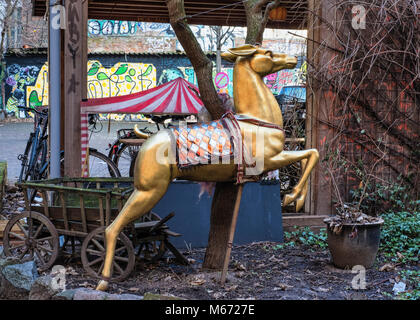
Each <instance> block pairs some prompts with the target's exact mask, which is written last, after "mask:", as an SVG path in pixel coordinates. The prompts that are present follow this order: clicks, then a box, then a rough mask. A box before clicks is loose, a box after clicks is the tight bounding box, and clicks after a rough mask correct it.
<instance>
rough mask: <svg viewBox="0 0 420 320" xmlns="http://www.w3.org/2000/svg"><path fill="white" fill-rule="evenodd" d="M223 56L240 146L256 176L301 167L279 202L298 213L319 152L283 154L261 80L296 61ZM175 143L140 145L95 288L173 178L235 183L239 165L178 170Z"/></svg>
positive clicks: (104, 283)
mask: <svg viewBox="0 0 420 320" xmlns="http://www.w3.org/2000/svg"><path fill="white" fill-rule="evenodd" d="M222 57H223V58H224V59H226V60H228V61H230V62H234V63H235V66H234V74H233V77H234V82H233V83H234V104H235V111H236V114H237V116H236V119H237V122H236V123H237V124H239V127H240V134H241V135H242V138H244V137H246V136H250V137H252V139H248V140H247V139H245V138H244V139H243V141H244V142H243V145H244V148H245V149H246V150H252V152H251V153H252V155H253V156H254V160H255V161H257V162H258V161H260V163H262V164H263V167H262V169H261V170H260V171H262V172H260V173H265V172H268V171H272V170H276V169H279V168H281V167H284V166H287V165H290V164H292V163H294V162H297V161H301V163H302V164H303V166H302V175H301V178H300V180H299V182H298V183H297V185H296V186H295V187H294V188H293V189H292V192H291V193H290V194H288V195H286V196H285V197H284V201H283V205H284V206H286V205H288V204H290V203H292V202H295V201H296V210H299V209H300V208H301V207H302V206H303V203H304V199H305V196H306V193H307V185H308V178H309V175H310V173H311V171H312V169H313V168H314V166H315V164H316V163H317V161H318V157H319V156H318V151H317V150H316V149H310V150H300V151H285V150H284V142H285V134H284V131H283V130H282V128H283V118H282V114H281V109H280V107H279V105H278V103H277V101H276V99H275V97H274V96H273V94H272V93H271V91H270V89H269V88H268V87H267V86H266V85H265V84H264V81H263V79H262V78H263V77H264V76H266V75H268V74H271V73H274V72H277V71H279V70H282V69H292V68H294V67H295V66H296V64H297V59H296V57H291V56H287V55H286V54H277V53H273V52H272V51H270V50H266V49H262V48H259V47H256V46H252V45H243V46H241V47H238V48H233V49H229V50H228V52H225V53H223V54H222ZM257 135H258V137H260V138H259V139H258V137H257ZM261 137H262V138H261ZM174 143H175V142H174V137H173V134H172V132H171V130H170V129H167V130H160V131H158V132H157V133H155V134H153V135H152V136H150V137H149V138H148V139H147V140H146V142H145V143H144V144H143V146H142V147H141V149H140V151H139V154H138V156H137V159H136V164H135V169H134V191H133V193H132V194H131V196H130V198H129V199H128V200H127V202H126V203H125V205H124V207H123V208H122V210H121V212H120V213H119V215H118V216H117V217H116V219H115V220H114V221H113V223H112V224H110V225H109V226H108V227H107V228H106V231H105V239H106V256H105V263H104V267H103V270H102V280H100V282H99V284H98V286H97V290H107V288H108V281H109V279H110V277H111V273H112V265H113V264H112V262H113V259H114V251H115V246H116V241H117V238H118V235H119V233H120V232H121V231H122V230H123V228H124V227H125V226H126V225H127V224H129V223H130V222H133V221H134V220H137V219H138V218H140V217H141V216H142V215H144V214H146V213H147V212H149V211H150V210H151V209H152V208H153V207H154V206H155V205H156V204H157V202H158V201H159V200H160V199H161V198H162V197H163V196H164V194H165V193H166V191H167V189H168V186H169V184H170V183H171V181H172V180H174V179H176V178H178V179H185V180H192V181H213V182H219V181H235V177H236V175H237V173H238V166H237V164H235V162H234V161H233V160H231V161H230V162H228V163H226V162H222V163H218V164H213V163H210V164H206V165H200V166H196V167H195V168H194V169H193V170H183V169H182V168H180V167H179V166H178V165H177V163H174V162H173V161H171V159H173V157H175V154H171V153H174V151H173V150H174V147H173V145H174ZM258 144H260V145H263V152H255V150H256V149H258ZM162 150H166V151H165V152H164V155H165V157H163V160H162V159H159V157H157V155H158V154H162ZM161 158H162V157H161ZM186 205H188V204H186Z"/></svg>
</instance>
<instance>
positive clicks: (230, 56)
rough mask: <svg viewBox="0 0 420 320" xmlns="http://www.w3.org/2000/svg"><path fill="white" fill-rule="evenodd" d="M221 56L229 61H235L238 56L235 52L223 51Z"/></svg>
mask: <svg viewBox="0 0 420 320" xmlns="http://www.w3.org/2000/svg"><path fill="white" fill-rule="evenodd" d="M221 57H222V58H223V59H225V60H227V61H229V62H235V61H236V58H237V56H235V55H234V54H232V53H230V52H223V53H222V54H221Z"/></svg>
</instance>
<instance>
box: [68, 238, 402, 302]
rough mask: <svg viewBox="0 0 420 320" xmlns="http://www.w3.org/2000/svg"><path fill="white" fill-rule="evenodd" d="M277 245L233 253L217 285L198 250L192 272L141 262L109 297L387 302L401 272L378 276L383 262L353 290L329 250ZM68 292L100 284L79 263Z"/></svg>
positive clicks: (164, 263) (192, 254)
mask: <svg viewBox="0 0 420 320" xmlns="http://www.w3.org/2000/svg"><path fill="white" fill-rule="evenodd" d="M277 245H278V244H277V243H269V242H264V243H254V244H250V245H246V246H236V247H234V248H233V250H232V259H231V263H230V266H229V273H228V277H227V281H226V283H225V285H224V286H221V285H220V284H219V279H220V272H214V271H205V270H201V264H202V262H203V259H204V253H205V249H196V250H192V251H190V252H188V253H185V254H186V256H187V257H188V258H189V259H190V261H192V263H191V265H190V266H181V265H178V264H175V263H173V260H172V259H171V258H166V260H164V261H160V262H159V263H156V264H147V263H141V262H138V263H137V266H136V269H135V271H134V272H133V273H132V275H131V276H130V277H129V278H128V279H126V280H125V281H123V282H120V283H112V284H111V285H110V289H109V292H110V293H118V294H121V293H134V294H139V295H143V294H144V293H146V292H152V293H158V294H172V295H175V296H178V297H182V298H186V299H194V300H201V299H206V300H207V299H209V300H213V299H223V300H224V299H258V300H260V299H262V300H283V299H284V300H288V299H293V300H309V299H310V300H314V299H334V300H336V299H338V300H352V299H358V300H359V299H369V300H371V299H375V300H376V299H389V298H388V297H387V296H386V294H385V295H384V293H391V292H392V287H393V284H392V281H393V279H394V278H395V277H396V276H397V271H398V270H393V271H390V272H380V271H379V268H380V267H381V266H382V265H383V263H382V262H381V261H382V259H381V258H380V257H379V258H378V259H377V260H378V261H377V262H376V264H375V265H374V267H373V268H371V269H369V270H367V271H366V283H367V284H366V289H365V290H354V289H353V288H352V279H353V278H354V276H355V275H356V274H352V272H351V270H340V269H336V268H334V266H332V265H331V263H330V254H329V252H328V251H327V250H313V249H311V248H306V247H303V246H302V247H296V248H283V249H276V247H277ZM70 265H71V266H72V267H73V268H74V272H72V273H73V274H72V275H68V276H67V287H68V288H77V287H83V286H84V287H88V288H94V287H95V285H96V283H97V281H95V280H92V279H91V278H88V277H86V276H85V275H84V272H83V268H82V266H81V264H80V262H78V261H76V260H74V261H73V262H72V263H70Z"/></svg>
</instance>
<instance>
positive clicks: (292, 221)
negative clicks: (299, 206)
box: [282, 215, 328, 232]
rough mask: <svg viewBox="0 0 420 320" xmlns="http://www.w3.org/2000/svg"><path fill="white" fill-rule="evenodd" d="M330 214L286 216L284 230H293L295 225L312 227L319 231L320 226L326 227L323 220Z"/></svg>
mask: <svg viewBox="0 0 420 320" xmlns="http://www.w3.org/2000/svg"><path fill="white" fill-rule="evenodd" d="M327 217H328V215H300V216H296V215H293V216H284V217H283V219H282V221H283V230H284V231H288V232H290V231H293V229H294V227H295V226H297V227H310V228H311V229H312V230H316V231H319V229H320V228H325V227H326V225H325V224H324V222H323V220H324V219H325V218H327Z"/></svg>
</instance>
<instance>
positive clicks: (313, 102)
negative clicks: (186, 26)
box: [33, 0, 328, 229]
mask: <svg viewBox="0 0 420 320" xmlns="http://www.w3.org/2000/svg"><path fill="white" fill-rule="evenodd" d="M319 1H321V0H307V2H306V5H305V6H300V7H296V1H291V0H284V1H282V5H283V6H284V7H286V8H287V10H288V12H287V19H286V20H285V21H282V22H278V21H270V20H269V22H268V24H267V28H276V29H305V28H306V26H308V27H309V28H310V29H311V30H308V37H309V38H310V39H314V40H316V39H318V41H319V38H320V32H319V30H314V27H313V25H314V24H313V22H314V21H312V20H311V19H314V18H311V15H310V14H308V12H309V13H310V12H311V10H312V9H311V8H314V7H315V3H319ZM47 2H48V1H46V0H33V14H34V15H35V16H43V15H45V10H46V3H47ZM184 4H185V11H186V14H187V20H188V22H189V23H190V24H201V25H232V26H246V15H245V9H244V6H243V4H242V3H241V2H240V1H237V0H226V1H220V0H218V1H210V0H185V1H184ZM65 6H66V15H67V32H62V44H61V50H62V57H63V59H62V67H61V69H62V70H61V71H62V105H61V115H62V138H61V139H62V147H63V148H64V150H65V157H66V161H65V174H66V175H67V176H71V177H80V174H81V163H80V154H81V146H80V141H81V137H80V101H82V99H86V98H87V90H86V86H87V84H86V81H87V70H86V68H87V20H88V19H105V20H128V21H144V22H159V23H169V16H168V10H167V7H166V4H165V1H164V0H158V1H146V0H120V1H104V0H86V1H68V0H67V1H65ZM216 9H217V10H216ZM308 9H309V10H308ZM75 17H77V18H78V19H79V20H78V21H73V22H72V21H71V18H73V20H74V18H75ZM69 29H70V30H72V31H73V32H77V33H79V35H80V36H79V37H77V39H76V40H77V42H78V43H77V44H76V45H75V43H73V44H71V45H69V44H70V42H71V40H75V39H71V37H69V32H68V31H69ZM318 43H319V42H318ZM315 44H316V42H313V41H308V52H307V54H308V57H311V56H312V54H313V52H315V50H316V48H315ZM75 49H77V50H76V51H75ZM74 86H76V87H74ZM70 89H71V90H70ZM317 106H318V103H317V99H316V96H315V95H313V93H311V92H309V91H307V112H308V115H314V116H316V115H317V113H318V107H317ZM307 118H308V119H307V125H306V127H307V132H306V136H307V141H306V147H307V148H316V147H317V132H316V131H317V129H316V128H315V129H314V126H316V121H315V120H314V117H307ZM64 119H65V120H64ZM63 127H64V129H63ZM66 150H67V152H66ZM318 171H319V169H318V168H317V169H315V173H314V174H313V176H312V180H311V188H310V192H309V195H308V198H307V200H306V203H305V212H306V213H305V214H304V215H296V214H294V215H290V216H286V215H285V216H284V217H283V223H284V226H285V229H290V228H291V226H293V225H304V226H306V225H308V226H313V225H316V226H320V225H322V219H323V218H324V217H325V216H324V215H322V214H325V213H328V212H326V211H325V210H324V208H322V209H323V210H322V212H319V206H320V204H319V201H317V198H318V195H317V194H316V188H315V187H314V186H315V185H317V183H316V181H317V180H318V176H319V172H318ZM321 206H322V204H321Z"/></svg>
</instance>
